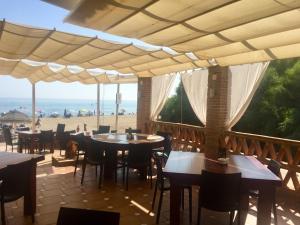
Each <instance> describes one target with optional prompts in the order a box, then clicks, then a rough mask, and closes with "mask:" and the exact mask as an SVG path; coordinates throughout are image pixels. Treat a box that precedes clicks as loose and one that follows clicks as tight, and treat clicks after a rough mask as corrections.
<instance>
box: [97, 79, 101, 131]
mask: <svg viewBox="0 0 300 225" xmlns="http://www.w3.org/2000/svg"><path fill="white" fill-rule="evenodd" d="M99 125H100V83H97V130H98V129H99Z"/></svg>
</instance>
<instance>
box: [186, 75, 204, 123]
mask: <svg viewBox="0 0 300 225" xmlns="http://www.w3.org/2000/svg"><path fill="white" fill-rule="evenodd" d="M181 79H182V83H183V87H184V90H185V92H186V94H187V97H188V99H189V102H190V104H191V106H192V108H193V110H194V112H195V114H196V116H197V117H198V119H199V120H200V121H201V122H202V123H203V124H204V125H205V123H206V104H207V84H208V70H207V69H205V70H196V71H193V72H187V73H184V74H182V75H181Z"/></svg>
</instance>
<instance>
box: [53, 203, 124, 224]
mask: <svg viewBox="0 0 300 225" xmlns="http://www.w3.org/2000/svg"><path fill="white" fill-rule="evenodd" d="M119 222H120V213H117V212H106V211H98V210H90V209H78V208H65V207H61V208H60V210H59V214H58V219H57V223H56V225H119Z"/></svg>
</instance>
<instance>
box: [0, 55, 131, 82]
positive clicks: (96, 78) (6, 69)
mask: <svg viewBox="0 0 300 225" xmlns="http://www.w3.org/2000/svg"><path fill="white" fill-rule="evenodd" d="M59 67H60V68H59V69H54V66H53V65H51V64H46V63H39V65H30V64H28V63H26V62H24V61H22V60H6V59H0V75H7V74H9V75H11V76H13V77H15V78H27V79H28V80H30V81H31V82H32V83H36V82H39V81H45V82H53V81H61V82H65V83H70V82H75V81H78V82H81V83H83V84H96V83H105V84H108V83H136V82H137V77H136V76H133V75H122V74H107V73H105V72H101V71H97V72H95V71H93V70H88V69H81V70H79V71H77V72H76V73H74V72H72V70H71V69H70V68H68V67H65V66H59Z"/></svg>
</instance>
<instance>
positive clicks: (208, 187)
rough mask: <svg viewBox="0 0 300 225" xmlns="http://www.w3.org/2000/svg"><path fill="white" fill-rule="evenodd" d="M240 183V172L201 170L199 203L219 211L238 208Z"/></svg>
mask: <svg viewBox="0 0 300 225" xmlns="http://www.w3.org/2000/svg"><path fill="white" fill-rule="evenodd" d="M240 183H241V173H232V174H222V173H212V172H208V171H206V170H202V174H201V185H200V187H201V188H200V195H199V197H200V199H199V204H200V205H201V207H204V208H207V209H211V210H215V211H220V212H228V211H231V210H236V209H238V205H239V199H240Z"/></svg>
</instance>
